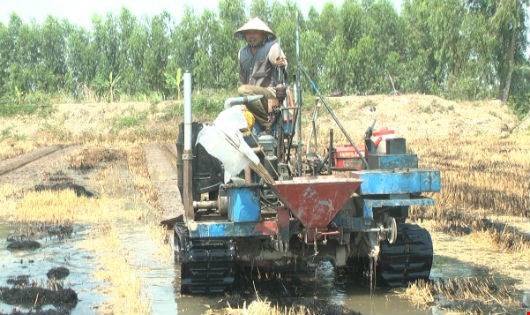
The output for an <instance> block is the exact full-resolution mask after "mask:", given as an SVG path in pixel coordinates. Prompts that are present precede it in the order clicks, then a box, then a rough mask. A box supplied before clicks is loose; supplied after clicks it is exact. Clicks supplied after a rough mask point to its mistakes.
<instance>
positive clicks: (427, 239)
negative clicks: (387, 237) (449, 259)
mask: <svg viewBox="0 0 530 315" xmlns="http://www.w3.org/2000/svg"><path fill="white" fill-rule="evenodd" d="M432 259H433V246H432V240H431V235H430V234H429V232H428V231H427V230H426V229H424V228H421V227H419V226H418V225H416V224H400V225H398V238H397V241H396V243H394V244H393V245H390V244H389V243H388V242H386V241H385V242H383V243H381V254H380V256H379V264H378V267H377V275H378V281H380V283H382V284H383V285H387V286H390V287H400V286H406V285H407V284H408V283H409V282H411V281H415V280H417V279H428V278H429V274H430V272H431V266H432Z"/></svg>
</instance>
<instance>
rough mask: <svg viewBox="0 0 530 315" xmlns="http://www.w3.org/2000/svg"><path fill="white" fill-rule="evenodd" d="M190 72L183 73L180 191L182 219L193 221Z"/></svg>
mask: <svg viewBox="0 0 530 315" xmlns="http://www.w3.org/2000/svg"><path fill="white" fill-rule="evenodd" d="M191 83H192V81H191V73H190V72H188V71H186V73H184V152H183V153H182V162H183V167H184V170H183V171H184V172H183V173H184V174H183V175H184V176H183V177H184V185H183V189H184V191H183V193H182V199H183V200H182V203H183V204H184V219H185V220H186V221H188V220H189V221H193V220H194V219H195V213H194V211H193V170H192V165H193V150H192V143H191V139H192V134H191V133H192V128H191V123H192V117H191Z"/></svg>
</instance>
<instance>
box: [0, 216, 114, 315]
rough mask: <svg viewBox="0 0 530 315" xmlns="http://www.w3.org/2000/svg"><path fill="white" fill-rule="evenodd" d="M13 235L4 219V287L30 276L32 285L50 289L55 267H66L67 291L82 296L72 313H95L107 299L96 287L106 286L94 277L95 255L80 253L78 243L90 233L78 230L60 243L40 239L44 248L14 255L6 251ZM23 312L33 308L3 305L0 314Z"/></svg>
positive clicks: (0, 244) (0, 264) (0, 277)
mask: <svg viewBox="0 0 530 315" xmlns="http://www.w3.org/2000/svg"><path fill="white" fill-rule="evenodd" d="M12 233H13V227H12V225H8V224H7V223H6V222H5V221H4V220H1V221H0V268H1V269H2V270H1V272H0V286H3V287H9V286H11V285H10V284H7V280H8V279H12V278H16V277H17V276H21V275H27V276H29V282H30V283H31V282H33V281H35V282H36V283H37V284H39V285H41V286H44V287H46V281H47V276H46V273H47V272H48V270H50V269H51V268H54V267H66V268H68V269H69V270H70V274H69V275H68V277H66V278H65V279H64V280H62V283H63V284H64V287H65V288H71V289H73V290H74V291H76V293H77V295H78V299H79V300H78V302H77V305H76V306H75V308H74V309H72V310H71V314H94V313H95V312H96V311H97V308H98V307H99V305H101V304H102V302H103V301H104V300H105V297H104V296H103V295H102V294H100V293H98V291H97V290H96V288H97V287H98V286H101V285H104V284H103V283H100V282H98V281H96V280H94V279H93V278H91V274H92V273H93V272H94V270H93V269H92V268H91V265H94V264H93V263H91V261H92V260H93V256H92V254H91V253H88V252H84V251H82V250H79V248H78V247H77V244H78V242H80V241H81V240H83V238H85V233H86V231H85V230H84V228H83V227H80V226H76V227H74V233H73V234H72V237H71V238H68V239H63V240H58V239H57V238H56V237H55V238H43V239H38V240H37V241H39V242H40V243H41V248H39V249H36V250H33V251H31V250H23V251H15V252H11V251H8V250H7V249H6V246H7V241H6V238H7V237H8V236H9V235H10V234H12ZM15 307H16V308H17V309H18V310H19V311H29V310H30V309H28V308H24V307H20V306H16V305H8V304H5V303H2V302H0V313H7V314H9V313H11V312H12V310H13V309H14V308H15ZM44 309H45V310H46V309H54V308H53V307H52V306H45V307H44Z"/></svg>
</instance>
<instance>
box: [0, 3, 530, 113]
mask: <svg viewBox="0 0 530 315" xmlns="http://www.w3.org/2000/svg"><path fill="white" fill-rule="evenodd" d="M528 2H529V1H528V0H447V1H439V0H406V1H404V2H403V6H402V10H401V12H400V13H397V12H396V10H395V8H394V7H393V6H392V3H391V2H390V0H345V1H344V2H343V4H342V5H341V6H335V5H334V4H332V3H327V4H325V5H324V7H323V9H322V11H321V12H318V11H316V10H315V9H314V8H312V9H310V10H309V12H308V14H307V16H303V15H302V14H301V13H300V10H299V8H298V6H297V4H296V3H295V2H293V1H290V0H287V1H285V2H283V1H282V2H278V1H271V0H256V1H252V2H251V4H250V8H247V7H246V6H245V3H246V2H245V1H243V0H221V1H220V2H219V8H218V10H216V11H212V10H205V11H203V12H195V11H193V10H192V9H191V8H188V9H187V10H186V11H185V12H184V15H183V17H182V19H181V20H180V21H175V20H174V18H173V17H172V15H170V13H168V12H161V13H160V14H158V15H156V16H153V17H150V18H142V19H140V18H138V17H136V16H134V15H132V13H131V12H130V11H129V10H128V9H126V8H123V9H122V11H121V12H120V13H119V14H118V15H112V14H108V15H106V16H104V17H102V16H94V18H93V22H92V23H93V25H92V28H91V29H90V30H87V29H84V28H81V27H78V26H75V25H73V24H71V23H70V22H68V21H66V20H58V19H57V18H54V17H52V16H50V17H48V19H47V20H46V21H45V22H43V23H42V24H36V23H35V22H30V23H29V24H28V23H24V22H23V21H22V20H21V18H20V17H19V16H17V14H16V13H12V15H11V19H10V21H9V23H8V24H7V25H3V24H1V23H0V43H1V45H0V56H2V57H1V58H0V95H4V98H3V99H2V100H1V101H0V115H13V114H18V113H30V112H33V111H34V109H33V108H34V107H35V106H36V107H38V106H42V104H40V103H35V102H28V101H27V100H26V101H23V99H24V98H28V97H30V98H31V95H34V94H37V95H38V94H42V93H45V94H46V95H62V96H63V97H68V98H70V99H72V98H73V99H75V100H78V101H84V100H90V101H93V100H96V101H106V102H113V101H115V100H123V99H124V98H127V99H130V98H134V97H135V96H138V97H141V96H146V95H147V96H149V95H153V94H154V95H159V96H160V98H161V99H162V100H164V99H177V100H178V99H180V97H181V95H180V93H181V92H182V91H181V90H182V89H181V76H182V72H183V71H185V70H190V71H192V72H193V78H194V88H195V90H196V91H197V90H201V91H202V90H205V89H206V90H218V89H232V90H233V89H235V87H236V86H237V85H238V75H237V70H236V61H235V58H236V57H235V56H236V54H237V51H238V49H239V47H241V46H242V45H244V42H242V41H239V40H237V39H236V38H234V36H233V32H234V31H235V30H236V29H237V28H238V27H239V26H241V25H242V24H243V23H244V22H245V21H246V20H247V18H248V16H247V15H246V14H245V13H246V12H250V14H249V16H259V17H261V18H262V19H264V20H265V21H267V22H268V23H269V24H270V26H271V27H272V29H273V30H274V31H275V32H276V35H277V37H278V38H279V39H280V40H281V43H282V46H283V49H284V50H285V52H286V54H287V56H288V59H289V61H290V67H289V71H290V72H291V74H293V73H294V70H295V69H296V62H295V30H296V16H297V12H298V13H300V14H298V15H299V16H300V18H299V20H300V44H301V62H302V63H303V65H304V66H305V67H306V68H307V69H308V71H309V74H310V75H311V77H312V78H313V80H314V81H315V82H316V83H317V84H318V86H319V87H320V89H321V90H322V91H323V92H326V93H332V92H341V93H344V94H362V95H364V94H379V93H381V94H388V93H394V92H400V93H422V94H434V95H438V96H443V97H446V98H453V99H455V98H456V99H469V100H473V99H484V98H497V99H499V100H501V101H503V102H504V101H507V102H508V104H509V105H510V106H511V107H512V108H513V109H514V110H515V112H517V113H518V114H519V115H521V116H523V115H524V114H526V113H527V112H528V111H529V108H530V105H529V101H528V100H529V99H530V94H529V93H530V92H528V91H530V70H529V69H530V64H529V60H528V57H527V56H525V50H526V47H527V44H528V43H527V37H526V33H527V28H528V26H527V25H528V21H526V19H527V15H526V9H527V7H526V6H527V5H528ZM289 78H292V75H289ZM394 89H395V90H394ZM5 104H14V105H5ZM201 104H203V105H205V106H207V107H208V106H210V107H208V108H205V109H204V110H205V111H206V112H208V111H210V110H213V108H217V105H212V104H211V103H210V102H209V101H204V100H202V101H201ZM19 105H24V106H22V107H21V106H19ZM32 106H33V107H32ZM212 106H213V108H212Z"/></svg>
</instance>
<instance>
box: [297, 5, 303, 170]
mask: <svg viewBox="0 0 530 315" xmlns="http://www.w3.org/2000/svg"><path fill="white" fill-rule="evenodd" d="M296 64H297V67H296V87H297V92H298V101H297V104H296V105H297V107H298V108H297V118H298V121H297V122H296V125H297V129H298V130H297V133H298V146H297V148H296V168H297V170H298V176H302V84H301V78H302V71H301V69H300V67H301V63H300V21H299V18H298V10H297V11H296Z"/></svg>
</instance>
